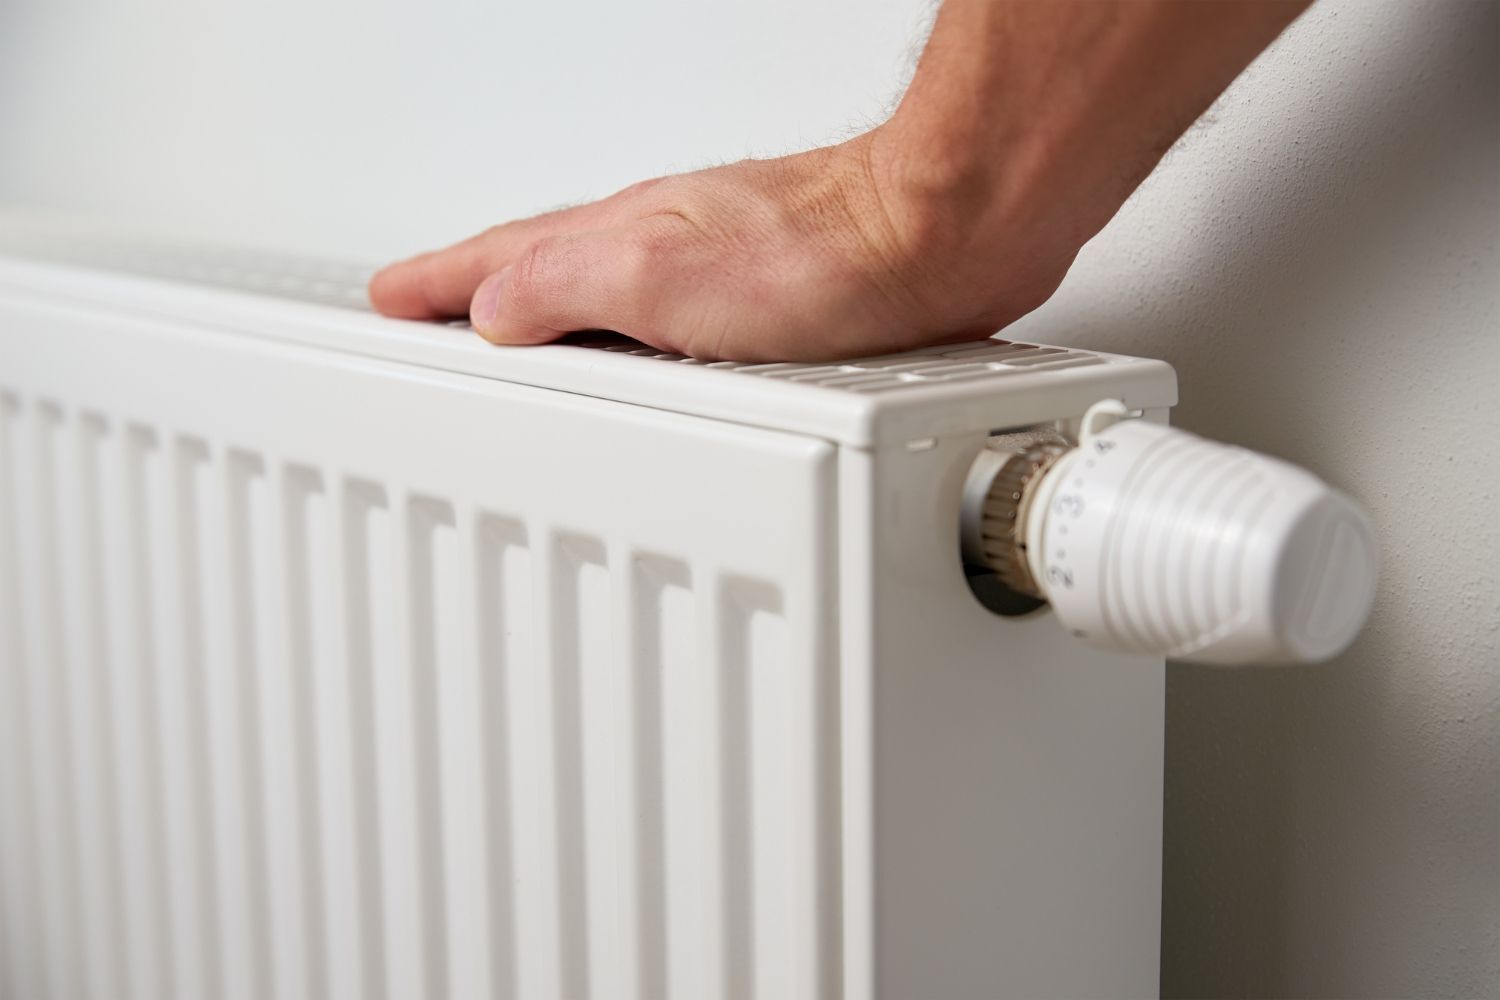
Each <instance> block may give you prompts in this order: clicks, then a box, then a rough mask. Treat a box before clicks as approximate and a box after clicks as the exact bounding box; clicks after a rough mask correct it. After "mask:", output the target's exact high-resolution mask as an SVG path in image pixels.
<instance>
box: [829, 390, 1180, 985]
mask: <svg viewBox="0 0 1500 1000" xmlns="http://www.w3.org/2000/svg"><path fill="white" fill-rule="evenodd" d="M1055 405H1056V407H1057V409H1054V410H1046V409H1040V408H1039V409H1038V410H1036V411H1035V413H1034V416H1035V419H1037V420H1045V419H1056V418H1065V417H1068V416H1070V415H1071V413H1070V411H1069V410H1068V409H1066V407H1068V406H1069V405H1070V403H1069V402H1068V401H1067V400H1065V399H1059V400H1058V401H1056V404H1055ZM1151 416H1153V417H1154V418H1158V419H1160V418H1164V413H1163V412H1160V411H1158V412H1156V413H1153V414H1152V415H1151ZM985 435H986V429H985V428H984V427H983V426H982V425H981V427H980V428H978V429H976V430H975V431H973V432H970V433H969V434H966V435H953V436H950V437H944V438H939V439H937V440H935V441H933V442H931V445H930V446H929V447H925V448H921V449H916V450H913V449H909V448H906V447H892V448H886V449H880V450H878V451H876V452H874V453H869V452H856V451H853V450H846V451H845V452H844V453H842V455H841V467H842V477H841V491H842V492H841V502H842V506H843V510H844V519H843V522H842V534H843V537H844V553H845V555H844V565H843V577H844V580H845V588H844V591H843V594H842V600H843V608H844V611H843V619H842V627H843V631H844V637H843V640H842V641H843V648H845V649H846V650H850V651H854V650H862V651H864V652H865V654H866V655H867V657H868V659H867V660H864V661H863V662H867V663H868V664H869V668H868V670H865V669H863V668H862V667H860V666H858V665H857V663H859V662H861V661H857V660H855V659H854V658H852V657H851V659H850V661H849V662H850V669H849V671H848V676H847V677H846V679H845V685H844V698H845V706H846V707H845V715H846V719H847V720H848V723H847V725H846V727H845V731H844V740H845V743H844V745H845V754H846V760H847V763H846V767H845V782H846V785H845V824H846V829H847V830H849V831H851V834H852V833H853V832H854V831H859V834H858V835H857V836H849V837H847V838H846V843H847V846H846V854H845V892H846V900H847V902H846V910H847V912H848V914H849V917H848V921H847V925H846V930H845V934H846V937H845V940H846V947H847V948H848V954H849V959H848V961H849V965H850V968H851V970H853V969H858V970H859V972H858V976H859V977H860V978H859V981H858V982H857V983H855V982H853V976H854V973H851V988H850V990H849V993H848V996H849V998H850V1000H907V998H911V997H924V998H930V1000H989V998H993V997H1057V998H1077V997H1146V996H1156V995H1157V968H1158V954H1159V945H1160V932H1159V928H1160V918H1159V914H1160V899H1161V801H1162V800H1161V796H1162V752H1163V743H1162V733H1163V708H1164V705H1163V701H1164V698H1163V696H1164V668H1163V663H1162V661H1161V660H1159V659H1150V658H1145V657H1131V656H1122V655H1116V654H1110V653H1104V652H1100V651H1096V650H1093V649H1091V648H1089V647H1087V646H1084V645H1082V644H1081V643H1078V642H1077V641H1076V640H1074V639H1073V638H1072V637H1071V636H1069V635H1068V634H1067V632H1066V630H1065V629H1063V628H1062V627H1060V626H1059V625H1058V623H1057V622H1056V621H1055V620H1053V618H1052V617H1051V615H1050V613H1048V612H1047V611H1045V610H1042V611H1036V612H1032V613H1031V614H1030V615H1027V616H1024V617H1018V618H1005V617H1002V616H999V615H996V614H994V613H992V612H991V611H989V610H987V609H986V608H984V607H983V606H981V604H980V603H979V602H978V600H976V599H975V597H974V596H973V594H972V593H970V591H969V589H968V587H967V586H966V585H965V583H964V576H963V570H962V567H961V566H960V565H959V561H960V555H959V544H958V509H959V497H960V493H961V491H962V488H963V480H964V476H965V474H966V472H967V470H968V469H969V467H970V464H971V463H972V462H973V460H974V457H975V454H976V453H977V452H978V450H979V449H980V448H981V447H982V446H983V444H984V440H985Z"/></svg>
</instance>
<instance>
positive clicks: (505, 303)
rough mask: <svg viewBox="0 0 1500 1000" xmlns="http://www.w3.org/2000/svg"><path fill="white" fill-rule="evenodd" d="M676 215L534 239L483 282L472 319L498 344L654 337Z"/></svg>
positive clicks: (676, 235) (677, 237)
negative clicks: (582, 336)
mask: <svg viewBox="0 0 1500 1000" xmlns="http://www.w3.org/2000/svg"><path fill="white" fill-rule="evenodd" d="M676 221H677V220H675V219H664V220H647V221H644V222H641V223H636V224H633V225H630V226H622V227H618V228H615V229H608V230H601V231H596V232H589V233H573V234H568V235H563V236H551V237H547V238H545V239H542V240H539V241H537V242H535V243H534V244H532V245H531V246H530V247H529V248H528V249H527V250H526V251H525V252H524V253H523V254H522V255H521V256H520V257H519V259H518V260H517V261H516V263H515V264H514V265H512V266H509V267H505V268H503V269H501V270H500V271H498V272H496V273H495V274H492V275H490V276H489V277H487V278H486V279H484V281H483V283H481V284H480V286H479V288H478V290H477V291H476V292H475V294H474V298H473V302H472V304H471V308H470V317H469V318H470V320H471V321H472V322H473V324H474V328H475V329H476V330H478V331H479V333H480V335H481V336H483V337H484V338H485V339H486V340H488V341H490V342H492V343H496V344H539V343H545V342H547V341H550V340H556V339H557V338H558V337H560V336H562V335H563V334H565V333H570V332H573V331H575V330H616V331H618V332H620V333H625V334H628V335H630V336H633V337H636V338H637V339H640V340H645V341H647V342H652V341H655V340H658V339H659V337H658V336H657V334H658V331H657V330H655V329H654V324H655V323H656V322H657V316H658V313H659V310H658V309H657V304H658V303H659V302H660V301H661V299H662V297H663V293H664V289H665V288H666V287H667V285H668V283H669V281H670V269H671V260H672V258H673V250H674V247H676V246H678V245H680V241H681V240H682V239H683V238H685V234H683V233H681V232H680V231H677V230H678V228H679V227H678V226H677V225H676Z"/></svg>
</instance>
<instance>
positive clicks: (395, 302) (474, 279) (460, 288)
mask: <svg viewBox="0 0 1500 1000" xmlns="http://www.w3.org/2000/svg"><path fill="white" fill-rule="evenodd" d="M606 212H607V208H606V206H605V204H604V203H597V202H596V203H594V204H590V205H579V206H576V207H574V208H565V209H562V210H560V211H557V212H549V213H547V214H546V215H539V216H536V217H535V218H531V219H522V220H519V221H517V222H510V223H506V224H505V225H503V226H495V227H494V228H492V229H488V230H485V231H484V232H482V233H480V234H479V235H477V236H471V237H470V238H469V239H466V240H464V241H463V242H461V243H455V244H454V245H453V246H451V247H448V248H447V249H444V250H435V251H433V252H431V253H424V254H420V255H419V256H416V257H413V258H411V259H410V260H405V261H401V262H400V263H397V264H392V265H390V266H389V267H387V268H384V269H383V270H381V271H380V272H378V273H377V274H376V275H375V277H374V278H372V279H371V280H370V302H371V303H372V304H374V306H375V308H376V309H378V310H379V311H380V312H382V313H384V314H385V315H387V316H396V317H399V318H401V319H440V318H444V317H450V316H462V315H464V314H465V313H467V312H468V311H469V301H470V299H472V298H473V296H474V290H475V289H476V288H477V287H479V283H480V282H481V281H483V280H484V278H485V276H486V275H489V274H493V273H494V272H495V271H497V270H499V269H500V268H503V267H506V266H508V265H510V264H514V263H515V262H516V260H517V259H518V258H519V257H520V256H521V254H522V252H523V251H525V250H526V248H527V247H529V246H531V245H532V244H533V243H535V242H536V241H537V240H539V239H544V238H546V237H548V236H551V235H554V234H557V233H560V232H567V231H570V230H579V229H584V230H588V229H596V228H599V226H600V224H601V222H602V219H603V217H604V216H605V214H606Z"/></svg>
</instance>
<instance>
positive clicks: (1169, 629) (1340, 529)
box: [963, 400, 1376, 664]
mask: <svg viewBox="0 0 1500 1000" xmlns="http://www.w3.org/2000/svg"><path fill="white" fill-rule="evenodd" d="M1006 444H1007V445H1008V447H1007V448H1006V449H1005V450H994V449H989V450H986V451H985V452H984V453H983V454H982V455H981V457H980V459H979V460H978V461H976V462H975V465H974V468H973V470H972V471H971V473H970V476H969V482H968V487H967V493H966V496H965V501H964V515H963V547H964V557H965V559H966V560H967V561H968V562H969V563H970V564H974V565H983V566H986V567H988V568H990V569H992V570H993V571H994V572H995V573H996V575H997V576H998V577H999V579H1000V580H1001V581H1002V582H1003V583H1004V584H1005V585H1006V586H1007V587H1009V588H1010V589H1011V590H1013V591H1015V592H1017V593H1020V594H1024V595H1028V596H1030V597H1033V598H1036V599H1039V600H1044V601H1047V602H1048V603H1050V604H1051V606H1052V609H1053V611H1054V613H1055V614H1056V616H1057V618H1058V619H1059V620H1060V621H1061V622H1062V624H1063V625H1064V626H1065V627H1067V628H1068V629H1069V630H1070V631H1071V632H1072V633H1073V634H1074V635H1075V636H1078V637H1079V638H1081V639H1083V640H1085V641H1087V642H1089V643H1091V644H1093V645H1097V646H1102V647H1106V648H1109V649H1117V650H1127V651H1133V652H1140V653H1150V654H1155V655H1160V656H1168V657H1173V658H1180V659H1188V660H1197V661H1199V662H1204V663H1223V664H1233V663H1270V662H1313V661H1318V660H1324V659H1327V658H1329V657H1331V656H1334V655H1335V654H1337V653H1338V652H1340V651H1341V650H1343V649H1344V647H1346V646H1347V645H1348V644H1349V643H1350V642H1351V641H1353V639H1354V636H1355V635H1356V634H1357V633H1358V632H1359V630H1360V627H1361V626H1362V625H1363V624H1364V621H1365V618H1366V616H1367V615H1368V614H1369V611H1370V605H1371V602H1372V601H1373V600H1374V596H1375V574H1376V553H1375V544H1374V540H1373V537H1372V536H1371V533H1370V528H1369V524H1368V522H1367V521H1366V519H1365V516H1364V514H1363V513H1362V512H1361V511H1360V510H1359V508H1358V507H1356V506H1355V504H1354V503H1353V501H1351V500H1350V499H1349V498H1348V497H1346V496H1344V495H1343V494H1342V493H1339V492H1338V491H1337V490H1334V489H1333V488H1332V487H1330V486H1329V485H1328V484H1327V483H1324V482H1323V481H1322V480H1320V479H1318V478H1317V477H1316V476H1314V475H1312V474H1311V473H1309V472H1306V471H1304V470H1303V469H1299V468H1297V467H1296V466H1294V465H1290V464H1288V463H1286V462H1282V461H1278V460H1277V459H1273V458H1269V457H1267V456H1265V455H1260V454H1256V453H1255V452H1251V451H1247V450H1245V449H1244V448H1236V447H1232V446H1230V445H1225V444H1219V443H1218V442H1215V441H1208V440H1205V439H1203V438H1200V437H1198V436H1196V435H1194V434H1189V433H1187V432H1186V431H1181V430H1176V429H1173V428H1171V427H1166V426H1163V425H1161V424H1155V423H1149V422H1147V421H1145V420H1137V419H1130V411H1129V410H1127V409H1126V407H1125V405H1124V404H1123V403H1121V402H1119V401H1118V400H1104V401H1102V402H1100V403H1096V404H1095V405H1094V406H1093V407H1091V408H1090V409H1089V411H1088V413H1087V414H1086V415H1085V416H1084V418H1083V422H1082V427H1081V430H1080V433H1079V441H1078V444H1077V445H1076V446H1073V445H1070V444H1069V443H1068V442H1067V441H1066V440H1065V439H1063V438H1062V437H1061V435H1055V434H1047V433H1042V434H1032V435H1029V436H1028V435H1018V436H1016V437H1014V438H1012V439H1010V440H1008V441H1007V442H1006Z"/></svg>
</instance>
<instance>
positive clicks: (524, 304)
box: [506, 236, 562, 309]
mask: <svg viewBox="0 0 1500 1000" xmlns="http://www.w3.org/2000/svg"><path fill="white" fill-rule="evenodd" d="M561 245H562V241H561V240H559V239H558V238H557V237H555V236H548V237H544V238H543V239H540V240H537V241H536V242H535V243H532V244H531V245H530V246H528V247H527V248H526V249H525V250H524V251H522V253H521V256H520V258H519V259H517V260H516V263H515V266H514V267H513V268H512V269H511V272H510V277H509V278H508V279H507V283H508V285H509V287H508V288H507V289H506V295H507V296H509V298H510V300H511V302H512V303H513V304H514V305H516V306H517V307H519V308H521V309H526V308H528V307H531V306H534V305H535V304H536V303H537V302H538V301H540V300H541V299H542V298H543V297H544V296H545V295H546V293H547V291H548V290H549V289H550V287H551V284H552V280H553V274H554V272H555V271H556V270H557V267H558V261H559V259H560V258H561V256H562V249H561Z"/></svg>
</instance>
